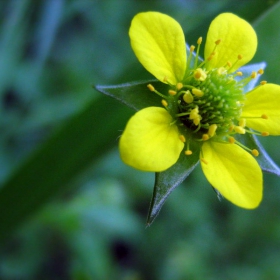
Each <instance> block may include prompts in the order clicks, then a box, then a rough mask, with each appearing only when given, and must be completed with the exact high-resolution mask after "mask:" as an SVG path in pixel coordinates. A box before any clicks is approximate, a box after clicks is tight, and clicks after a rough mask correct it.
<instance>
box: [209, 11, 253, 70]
mask: <svg viewBox="0 0 280 280" xmlns="http://www.w3.org/2000/svg"><path fill="white" fill-rule="evenodd" d="M219 39H220V40H221V42H220V44H219V45H218V46H217V48H216V51H215V55H214V56H213V58H212V59H211V60H210V61H209V62H208V63H207V67H208V68H209V69H212V68H218V67H222V66H224V65H225V64H226V63H227V62H228V61H229V62H231V63H232V64H234V63H235V62H236V61H237V57H238V55H241V56H242V59H241V60H238V61H237V63H236V64H234V66H233V68H232V69H231V72H234V71H235V70H237V69H238V68H239V67H241V66H242V65H244V64H246V63H247V62H249V61H250V60H251V59H252V58H253V56H254V55H255V52H256V49H257V45H258V41H257V36H256V33H255V31H254V29H253V28H252V26H251V25H250V24H249V23H248V22H247V21H245V20H243V19H241V18H240V17H238V16H236V15H234V14H231V13H223V14H220V15H219V16H217V17H216V18H215V19H214V20H213V21H212V23H211V25H210V27H209V30H208V33H207V39H206V45H205V51H204V57H205V59H207V58H208V57H209V56H210V55H211V53H212V52H213V50H214V47H215V42H216V41H217V40H219Z"/></svg>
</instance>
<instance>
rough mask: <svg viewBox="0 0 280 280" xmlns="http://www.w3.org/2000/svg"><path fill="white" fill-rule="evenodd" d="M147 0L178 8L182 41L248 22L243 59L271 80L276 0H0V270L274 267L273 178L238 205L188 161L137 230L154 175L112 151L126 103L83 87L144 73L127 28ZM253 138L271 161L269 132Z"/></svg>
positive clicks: (218, 273)
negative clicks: (258, 194)
mask: <svg viewBox="0 0 280 280" xmlns="http://www.w3.org/2000/svg"><path fill="white" fill-rule="evenodd" d="M147 10H156V11H161V12H164V13H168V14H169V15H170V16H172V17H174V18H175V19H176V20H178V21H179V22H180V24H181V25H182V27H183V30H184V31H185V35H186V39H187V42H188V43H190V44H195V42H196V40H197V38H198V37H199V36H203V37H204V38H205V36H206V33H207V28H208V26H209V24H210V22H211V20H212V19H213V18H214V17H215V16H216V15H218V14H219V13H220V12H224V11H229V12H233V13H236V14H237V15H239V16H241V17H243V18H244V19H246V20H248V21H249V22H250V23H251V24H252V25H253V26H254V27H255V30H256V32H257V35H258V39H259V45H258V51H257V54H256V56H255V57H254V59H253V62H261V61H266V62H267V68H266V71H265V74H264V77H263V78H264V79H265V80H268V81H269V82H272V83H278V84H280V76H279V70H278V69H279V66H280V56H279V53H280V51H279V47H280V17H279V15H280V5H279V4H278V1H264V0H262V1H261V0H254V1H253V0H248V1H242V0H239V1H236V0H227V1H222V0H220V1H218V0H215V1H206V0H198V1H195V0H185V1H183V0H181V1H180V0H175V1H171V0H170V1H160V0H158V1H140V0H138V1H136V0H127V1H125V0H121V1H117V0H115V1H114V0H112V1H109V0H108V1H98V0H95V1H94V0H92V1H90V0H68V1H67V0H45V1H43V0H42V1H35V0H33V1H32V0H10V1H8V0H6V1H1V2H0V14H1V16H0V54H1V56H0V94H1V105H0V114H1V117H0V130H1V133H0V141H1V145H0V167H1V168H0V182H1V188H0V242H1V243H0V245H1V246H0V279H9V280H17V279H20V280H21V279H23V280H25V279H97V280H99V279H101V280H103V279H125V280H128V279H131V280H140V279H160V280H169V279H170V280H171V279H172V280H177V279H178V280H181V279H182V280H183V279H207V280H208V279H209V280H212V279H213V280H214V279H244V280H245V279H246V280H247V279H255V280H262V279H280V266H279V259H280V204H279V200H280V189H279V185H280V184H279V178H278V177H276V176H273V175H268V174H265V176H264V179H265V183H264V188H265V190H264V200H263V202H262V204H261V205H260V207H259V208H258V209H256V210H253V211H248V210H243V209H240V208H237V207H236V206H234V205H232V204H230V203H229V202H227V201H226V200H222V201H221V202H220V201H218V199H217V197H216V195H215V193H214V192H213V190H212V189H211V187H210V185H209V183H208V182H207V181H206V179H205V178H204V175H203V174H202V172H201V169H200V167H198V168H197V169H196V170H195V171H194V172H193V173H192V174H191V175H190V177H188V179H187V180H186V181H185V182H184V183H183V184H182V185H181V186H180V187H178V188H177V189H176V190H175V191H174V192H173V193H172V195H171V196H170V197H169V199H168V200H167V202H166V204H165V205H164V207H163V209H162V211H161V213H160V215H159V216H158V218H157V219H156V221H155V222H154V224H153V225H152V226H151V227H150V228H145V222H146V215H147V212H148V207H149V201H150V198H151V196H152V190H153V183H154V174H152V173H144V172H140V171H136V170H133V169H131V168H129V167H127V166H125V165H124V164H123V163H122V162H121V160H120V158H119V155H118V150H117V143H118V137H119V135H120V134H121V131H122V129H123V128H124V126H125V123H126V121H127V120H128V118H129V116H130V115H131V114H132V113H133V111H132V110H130V109H128V108H126V107H125V106H123V105H121V104H119V103H117V102H116V101H114V100H113V99H110V98H108V97H106V96H103V95H102V94H101V93H98V92H97V91H95V90H94V89H93V88H92V85H96V84H100V85H110V84H119V83H123V82H130V81H137V80H143V79H150V78H152V77H151V75H150V74H149V73H147V72H146V71H145V70H144V69H143V67H142V66H141V65H140V63H139V62H138V61H137V59H136V58H135V56H134V54H133V52H132V50H131V48H130V43H129V38H128V34H127V33H128V28H129V25H130V21H131V19H132V18H133V16H134V15H135V14H136V13H138V12H140V11H147ZM279 106H280V105H279ZM261 140H262V143H263V144H264V145H265V147H266V148H267V151H268V152H269V153H270V154H271V155H272V157H273V159H274V160H275V162H277V163H278V164H280V151H279V137H268V138H265V139H261Z"/></svg>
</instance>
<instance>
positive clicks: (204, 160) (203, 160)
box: [200, 158, 208, 164]
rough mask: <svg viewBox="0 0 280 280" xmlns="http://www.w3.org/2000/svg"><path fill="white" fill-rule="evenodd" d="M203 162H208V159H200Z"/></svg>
mask: <svg viewBox="0 0 280 280" xmlns="http://www.w3.org/2000/svg"><path fill="white" fill-rule="evenodd" d="M200 160H201V161H202V162H203V163H205V164H208V161H207V160H206V159H205V158H201V159H200Z"/></svg>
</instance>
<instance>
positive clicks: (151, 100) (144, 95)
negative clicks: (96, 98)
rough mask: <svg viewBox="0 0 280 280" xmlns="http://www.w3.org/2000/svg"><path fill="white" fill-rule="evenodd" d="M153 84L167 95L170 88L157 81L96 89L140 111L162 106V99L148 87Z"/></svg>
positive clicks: (98, 86)
mask: <svg viewBox="0 0 280 280" xmlns="http://www.w3.org/2000/svg"><path fill="white" fill-rule="evenodd" d="M148 84H152V85H153V86H154V88H155V89H156V90H157V91H159V92H161V93H162V94H167V91H168V88H169V86H168V85H166V84H164V83H161V82H159V81H157V80H150V81H141V82H132V83H125V84H121V85H114V86H100V85H97V86H95V88H96V89H97V90H98V91H100V92H101V93H103V94H106V95H108V96H110V97H113V98H115V99H117V100H118V101H120V102H121V103H124V104H125V105H127V106H128V107H130V108H132V109H134V110H136V111H138V110H141V109H143V108H145V107H150V106H162V105H161V97H159V96H158V95H157V94H155V93H154V92H151V91H150V90H149V89H148V88H147V85H148Z"/></svg>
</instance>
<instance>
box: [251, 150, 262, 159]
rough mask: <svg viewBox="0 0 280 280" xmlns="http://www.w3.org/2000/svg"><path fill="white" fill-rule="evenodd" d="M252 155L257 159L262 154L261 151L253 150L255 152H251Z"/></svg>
mask: <svg viewBox="0 0 280 280" xmlns="http://www.w3.org/2000/svg"><path fill="white" fill-rule="evenodd" d="M251 153H252V155H253V156H255V157H257V156H258V155H259V154H260V153H259V151H258V150H256V149H253V150H252V151H251Z"/></svg>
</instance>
